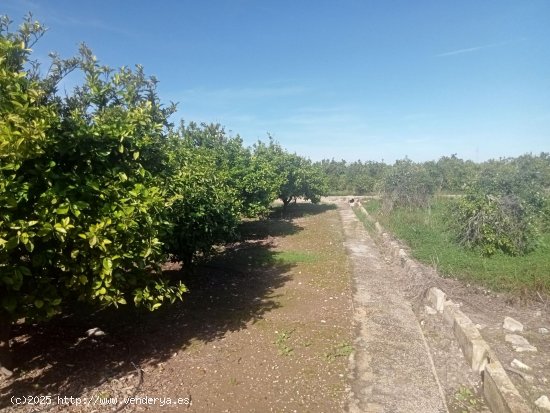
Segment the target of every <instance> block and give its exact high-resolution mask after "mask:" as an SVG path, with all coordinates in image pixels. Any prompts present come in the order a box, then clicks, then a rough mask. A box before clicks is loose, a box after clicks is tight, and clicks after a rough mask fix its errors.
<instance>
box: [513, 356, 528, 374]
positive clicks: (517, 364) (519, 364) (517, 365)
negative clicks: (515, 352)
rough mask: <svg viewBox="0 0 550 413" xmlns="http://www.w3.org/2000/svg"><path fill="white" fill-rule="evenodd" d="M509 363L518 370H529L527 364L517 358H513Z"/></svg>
mask: <svg viewBox="0 0 550 413" xmlns="http://www.w3.org/2000/svg"><path fill="white" fill-rule="evenodd" d="M510 365H511V366H512V367H515V368H516V369H520V370H526V371H529V370H531V367H529V366H528V365H527V364H524V363H522V362H521V361H519V360H518V359H513V360H512V362H511V363H510Z"/></svg>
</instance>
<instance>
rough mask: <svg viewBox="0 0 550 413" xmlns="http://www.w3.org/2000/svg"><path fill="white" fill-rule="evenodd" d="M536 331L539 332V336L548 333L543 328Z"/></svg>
mask: <svg viewBox="0 0 550 413" xmlns="http://www.w3.org/2000/svg"><path fill="white" fill-rule="evenodd" d="M538 331H539V333H540V334H548V333H549V331H548V329H547V328H544V327H541V328H539V330H538Z"/></svg>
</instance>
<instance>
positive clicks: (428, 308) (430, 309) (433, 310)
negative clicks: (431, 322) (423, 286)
mask: <svg viewBox="0 0 550 413" xmlns="http://www.w3.org/2000/svg"><path fill="white" fill-rule="evenodd" d="M424 308H425V309H426V314H429V315H435V314H437V310H436V309H434V308H432V307H430V306H429V305H426V306H424Z"/></svg>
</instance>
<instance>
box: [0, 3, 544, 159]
mask: <svg viewBox="0 0 550 413" xmlns="http://www.w3.org/2000/svg"><path fill="white" fill-rule="evenodd" d="M27 11H32V12H33V13H34V16H35V17H36V18H37V19H39V20H40V21H41V22H43V23H44V24H45V25H46V26H48V27H49V28H50V30H49V31H48V33H47V34H46V36H45V37H44V38H43V39H42V40H41V42H40V43H39V44H38V45H37V46H36V47H35V52H36V57H39V58H40V59H41V60H46V56H47V53H48V52H49V51H57V52H59V53H60V54H61V55H62V56H65V57H68V56H71V55H73V54H75V53H76V51H77V49H78V45H79V43H80V42H85V43H87V44H88V45H89V46H90V47H91V48H92V50H93V51H94V53H95V54H96V55H97V57H98V58H99V59H100V61H101V62H102V63H104V64H107V65H109V66H112V67H119V66H122V65H127V66H132V65H134V64H136V63H139V64H142V65H143V66H144V67H145V71H146V73H147V74H150V75H155V76H156V77H157V78H158V79H159V80H160V84H159V94H160V96H161V100H162V101H164V102H166V103H168V102H169V101H170V100H172V101H176V102H179V106H178V113H177V118H178V119H179V118H183V119H184V120H186V121H191V120H194V121H199V122H200V121H204V122H219V123H221V124H223V125H225V127H226V129H227V130H230V131H232V132H233V133H234V134H236V133H238V134H240V135H241V136H242V137H243V139H244V141H245V142H246V143H247V144H252V143H253V142H255V141H256V140H257V139H265V138H266V136H267V134H268V133H269V134H271V135H272V136H274V137H275V138H276V139H277V140H278V141H279V142H280V143H281V144H282V145H283V146H285V147H286V148H287V149H289V150H291V151H296V152H298V153H299V154H301V155H304V156H307V157H310V158H311V159H313V160H320V159H323V158H335V159H337V160H339V159H346V160H349V161H353V160H357V159H361V160H382V159H383V160H385V161H386V162H390V163H391V162H393V161H394V160H395V159H400V158H403V157H405V156H408V157H409V158H411V159H413V160H415V161H424V160H430V159H438V158H439V157H440V156H443V155H450V154H452V153H456V154H457V155H458V156H459V157H462V158H465V159H472V160H475V161H483V160H486V159H489V158H495V157H496V158H498V157H500V156H516V155H519V154H522V153H526V152H533V153H538V152H541V151H546V152H548V151H550V24H549V22H550V1H547V0H540V1H537V0H517V1H506V0H499V1H479V0H477V1H469V0H462V1H442V0H439V1H382V0H380V1H377V2H374V1H366V0H341V1H322V0H317V1H305V0H303V1H299V0H294V1H286V0H278V1H267V0H255V1H252V0H227V1H214V0H212V1H188V0H180V1H162V0H157V1H155V2H151V1H136V0H134V1H122V0H118V1H117V0H110V1H103V0H94V1H87V2H84V1H61V0H51V1H46V0H44V1H39V0H34V1H23V0H0V14H8V15H9V16H10V17H11V18H12V19H13V20H14V21H15V22H16V23H19V21H20V18H21V16H23V15H24V14H25V13H26V12H27ZM66 83H67V87H70V84H71V82H70V79H68V80H67V82H66Z"/></svg>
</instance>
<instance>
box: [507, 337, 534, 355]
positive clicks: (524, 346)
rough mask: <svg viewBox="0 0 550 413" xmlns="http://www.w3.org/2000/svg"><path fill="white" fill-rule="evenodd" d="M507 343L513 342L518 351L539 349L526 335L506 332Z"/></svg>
mask: <svg viewBox="0 0 550 413" xmlns="http://www.w3.org/2000/svg"><path fill="white" fill-rule="evenodd" d="M504 339H505V340H506V342H507V343H510V344H512V347H513V348H514V350H516V351H517V352H520V353H521V352H526V351H537V348H536V347H535V346H533V345H531V344H530V343H529V342H528V341H527V339H526V338H525V337H522V336H520V335H519V334H506V336H505V337H504Z"/></svg>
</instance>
